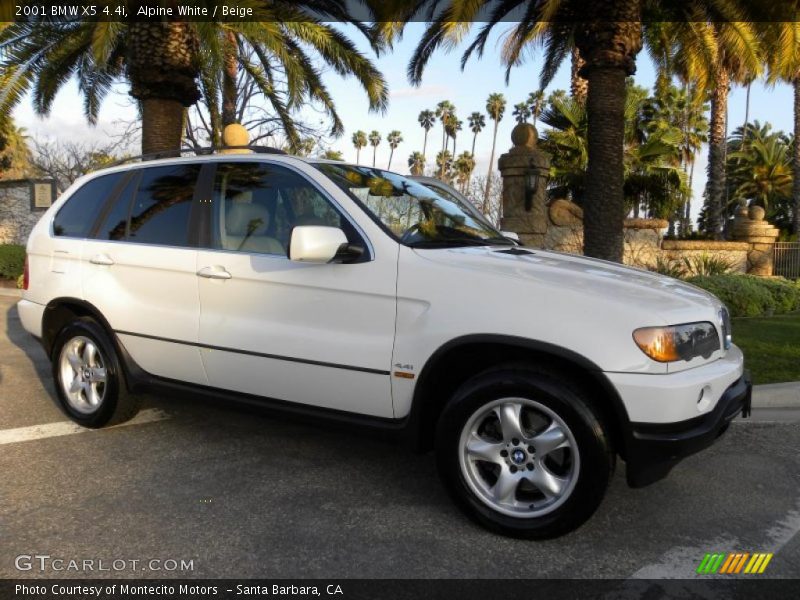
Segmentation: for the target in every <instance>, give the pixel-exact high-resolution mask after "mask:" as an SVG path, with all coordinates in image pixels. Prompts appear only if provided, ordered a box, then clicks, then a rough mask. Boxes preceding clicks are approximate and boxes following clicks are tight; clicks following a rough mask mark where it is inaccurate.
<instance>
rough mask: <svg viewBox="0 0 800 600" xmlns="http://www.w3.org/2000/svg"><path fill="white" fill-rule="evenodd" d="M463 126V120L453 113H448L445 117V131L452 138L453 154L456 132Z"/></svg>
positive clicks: (454, 151) (454, 153) (454, 152)
mask: <svg viewBox="0 0 800 600" xmlns="http://www.w3.org/2000/svg"><path fill="white" fill-rule="evenodd" d="M463 127H464V121H462V120H461V119H459V118H458V117H456V116H455V115H450V116H449V117H448V118H447V124H446V125H445V131H446V132H447V137H448V138H450V139H452V140H453V156H455V155H456V138H457V137H458V132H459V131H461V130H462V129H463Z"/></svg>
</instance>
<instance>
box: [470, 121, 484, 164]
mask: <svg viewBox="0 0 800 600" xmlns="http://www.w3.org/2000/svg"><path fill="white" fill-rule="evenodd" d="M467 120H468V121H469V129H470V131H472V153H471V154H472V156H475V141H476V140H477V139H478V134H479V133H480V132H481V131H483V128H484V127H486V117H485V116H484V115H483V113H479V112H477V111H475V112H474V113H471V114H470V115H469V117H468V118H467Z"/></svg>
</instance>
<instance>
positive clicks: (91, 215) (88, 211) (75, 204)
mask: <svg viewBox="0 0 800 600" xmlns="http://www.w3.org/2000/svg"><path fill="white" fill-rule="evenodd" d="M123 175H125V174H124V173H113V174H111V175H103V176H101V177H96V178H95V179H92V180H91V181H89V182H87V183H86V184H85V185H84V186H83V187H81V188H80V189H79V190H77V191H76V192H75V193H74V194H72V196H70V197H69V199H68V200H67V202H66V203H65V204H64V206H62V207H61V210H59V211H58V214H56V217H55V219H53V233H54V234H55V235H57V236H59V237H77V238H83V237H88V235H89V231H90V230H91V229H92V225H94V222H95V221H96V220H97V216H98V214H99V212H100V211H101V210H102V208H103V205H104V204H105V202H106V200H108V197H109V196H110V195H111V194H112V192H113V191H114V189H115V188H116V187H117V184H118V183H119V182H120V180H121V179H122V177H123Z"/></svg>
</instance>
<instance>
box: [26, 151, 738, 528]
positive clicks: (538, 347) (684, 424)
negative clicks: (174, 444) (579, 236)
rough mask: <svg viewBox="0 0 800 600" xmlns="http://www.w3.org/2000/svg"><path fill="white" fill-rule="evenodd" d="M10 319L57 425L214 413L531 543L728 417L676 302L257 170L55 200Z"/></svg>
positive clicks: (385, 190)
mask: <svg viewBox="0 0 800 600" xmlns="http://www.w3.org/2000/svg"><path fill="white" fill-rule="evenodd" d="M25 281H26V284H25V287H26V289H25V292H24V296H23V300H22V301H21V302H20V303H19V313H20V316H21V319H22V322H23V324H24V326H25V328H26V329H27V330H28V331H29V332H31V333H32V334H33V335H35V336H37V337H39V338H40V339H41V341H42V344H43V346H44V348H45V350H46V352H47V353H48V355H49V356H50V358H51V360H52V364H53V376H54V377H55V379H56V383H57V385H56V388H57V390H58V397H59V399H60V401H61V403H62V405H63V408H64V410H65V411H66V412H67V414H68V415H69V416H70V417H71V418H72V419H74V420H75V421H76V422H78V423H80V424H82V425H85V426H88V427H100V426H103V425H108V424H111V423H115V422H119V421H121V420H124V419H127V418H130V417H131V416H132V415H133V414H134V413H135V411H136V410H137V400H136V395H135V394H136V392H139V391H141V390H154V389H160V390H166V391H168V392H170V393H175V392H179V391H180V392H184V391H188V392H191V393H195V394H211V395H214V396H218V397H223V398H226V399H229V400H240V401H245V402H248V403H259V404H264V405H268V406H271V407H277V408H281V409H285V410H287V411H293V412H295V413H297V414H300V415H305V416H308V417H309V418H311V417H318V416H324V417H327V418H330V419H333V420H337V421H340V422H345V423H354V424H361V425H364V426H372V427H377V428H382V429H383V430H384V431H385V432H386V433H395V434H398V435H400V436H402V437H404V438H406V439H408V440H411V441H413V443H414V445H415V447H417V448H419V449H434V450H435V455H436V460H437V462H438V467H439V472H440V473H441V477H442V480H443V482H444V485H445V486H446V487H447V489H448V491H449V492H450V494H451V495H452V497H453V498H454V500H455V501H456V502H457V503H458V505H459V506H460V507H461V508H462V509H463V510H464V511H465V512H466V513H467V514H468V515H469V516H470V517H472V518H473V519H475V520H476V521H478V522H479V523H481V524H482V525H484V526H486V527H488V528H490V529H493V530H495V531H499V532H502V533H505V534H509V535H514V536H521V537H531V538H543V537H552V536H556V535H559V534H562V533H565V532H567V531H570V530H572V529H574V528H576V527H578V526H579V525H580V524H581V523H583V522H584V521H585V520H586V519H588V518H589V516H590V515H591V514H592V513H593V511H594V510H595V509H596V508H597V506H598V505H599V503H600V501H601V499H602V497H603V495H604V493H605V490H606V488H607V485H608V482H609V479H610V477H611V475H612V473H613V470H614V466H615V461H616V457H617V456H620V457H622V458H623V459H624V460H625V462H626V474H627V478H628V482H629V483H630V484H631V485H632V486H642V485H646V484H648V483H651V482H653V481H656V480H658V479H660V478H661V477H663V476H665V475H666V474H667V472H668V471H669V469H670V468H671V467H672V466H673V465H674V464H675V463H676V462H677V461H678V460H680V459H681V458H682V457H684V456H686V455H688V454H690V453H692V452H695V451H697V450H700V449H702V448H704V447H706V446H708V445H710V444H711V443H712V442H713V441H714V440H715V439H716V438H717V437H718V436H719V435H720V434H721V433H722V432H723V431H724V430H725V428H726V427H727V426H728V424H729V422H730V421H731V419H733V418H734V417H735V416H736V415H737V414H739V413H741V412H747V411H748V410H749V405H750V383H749V381H748V378H747V376H746V374H745V372H744V370H743V360H742V353H741V352H740V351H739V349H738V348H737V347H736V346H735V345H733V344H732V343H731V330H730V322H729V319H728V316H727V311H726V309H725V307H724V306H723V305H722V304H721V303H720V302H719V301H718V300H717V299H716V298H715V297H714V296H711V295H709V294H707V293H706V292H704V291H702V290H700V289H698V288H695V287H693V286H690V285H687V284H684V283H681V282H679V281H676V280H674V279H670V278H667V277H662V276H659V275H656V274H652V273H647V272H644V271H641V270H635V269H630V268H626V267H623V266H620V265H617V264H612V263H608V262H603V261H598V260H590V259H586V258H582V257H580V256H571V255H565V254H557V253H552V252H545V251H539V250H528V249H525V248H522V247H520V246H518V245H516V244H515V243H514V242H512V241H510V240H509V239H507V238H505V237H503V236H502V235H501V233H500V232H499V231H496V230H494V229H492V228H491V227H490V226H489V225H487V223H486V222H485V221H482V220H478V219H476V218H475V217H474V216H470V214H469V213H467V212H465V211H464V210H463V209H462V208H461V207H460V206H459V204H458V203H455V202H453V201H451V200H447V199H445V198H444V197H442V196H440V195H437V193H436V192H434V191H432V190H430V189H428V188H426V187H424V186H422V185H421V184H419V183H416V182H414V181H412V180H410V179H406V178H404V177H402V176H400V175H397V174H394V173H390V172H386V171H382V170H379V169H372V168H367V167H362V166H355V165H348V164H344V163H340V162H326V161H313V160H309V161H306V160H302V159H298V158H293V157H288V156H280V155H276V154H245V155H214V156H205V157H200V158H198V157H192V158H183V159H171V160H162V161H153V162H148V163H139V164H136V165H127V166H123V167H119V168H114V169H109V170H105V171H100V172H98V173H95V174H93V175H90V176H87V177H84V178H83V179H81V180H79V181H78V182H76V183H75V185H73V186H72V187H71V188H70V189H69V190H67V192H66V193H64V194H63V195H62V197H61V198H60V199H59V200H58V201H57V202H56V203H55V204H54V205H53V206H52V208H50V209H49V211H48V212H47V213H46V214H45V216H44V217H43V218H42V219H41V221H40V222H39V223H38V225H37V226H36V227H35V229H34V230H33V232H32V234H31V236H30V240H29V242H28V262H27V270H26V276H25Z"/></svg>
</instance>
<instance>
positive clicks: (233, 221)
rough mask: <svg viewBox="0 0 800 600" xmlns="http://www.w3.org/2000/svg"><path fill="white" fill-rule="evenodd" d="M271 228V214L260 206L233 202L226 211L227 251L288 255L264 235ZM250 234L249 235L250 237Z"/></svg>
mask: <svg viewBox="0 0 800 600" xmlns="http://www.w3.org/2000/svg"><path fill="white" fill-rule="evenodd" d="M268 226H269V212H268V211H267V209H266V208H264V207H263V206H261V205H259V204H249V203H245V202H232V203H231V204H230V205H229V206H228V207H227V210H226V211H225V239H224V240H223V247H224V248H225V250H238V251H240V252H258V253H260V254H286V248H284V246H283V244H281V243H280V242H279V241H278V240H276V239H275V238H273V237H269V236H267V235H264V232H265V231H266V230H267V227H268ZM248 234H249V235H248Z"/></svg>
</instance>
